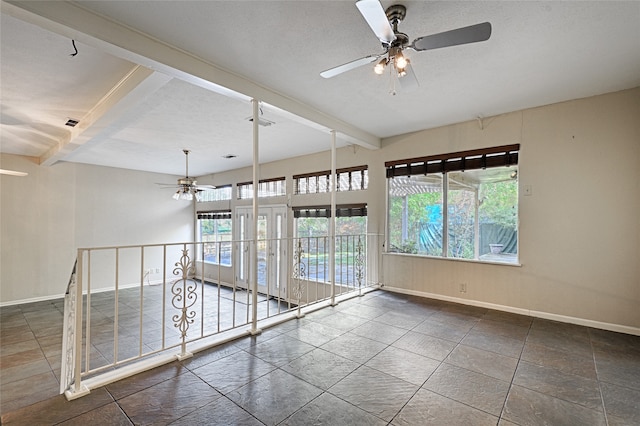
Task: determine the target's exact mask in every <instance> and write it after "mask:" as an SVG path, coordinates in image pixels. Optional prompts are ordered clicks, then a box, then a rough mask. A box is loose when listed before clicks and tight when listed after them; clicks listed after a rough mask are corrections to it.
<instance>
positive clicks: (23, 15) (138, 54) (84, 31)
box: [3, 0, 380, 149]
mask: <svg viewBox="0 0 640 426" xmlns="http://www.w3.org/2000/svg"><path fill="white" fill-rule="evenodd" d="M5 6H13V7H5ZM3 11H7V12H8V13H10V14H12V15H14V16H16V17H18V18H20V19H23V20H25V21H28V22H32V23H34V24H36V25H38V26H40V27H43V28H46V29H48V30H50V31H53V32H57V33H59V34H63V35H66V36H69V37H72V38H74V39H76V40H78V41H81V42H83V43H85V44H88V45H91V46H94V47H96V48H99V49H102V50H103V51H105V52H106V53H109V54H112V55H114V56H116V57H120V58H123V59H126V60H129V61H132V62H134V63H137V64H140V65H143V66H145V67H147V68H150V69H153V70H157V71H160V72H162V73H165V74H168V75H170V76H173V77H177V78H180V79H183V80H185V81H188V82H191V83H194V84H198V85H200V86H202V87H207V88H209V89H210V90H215V91H218V92H219V93H223V92H224V93H223V94H226V95H227V96H233V94H232V93H230V92H229V89H230V90H231V91H234V92H237V93H239V94H242V95H244V96H239V97H240V98H243V97H245V96H246V98H247V99H258V100H261V101H264V102H266V103H268V104H271V105H273V106H275V107H278V108H281V109H283V110H285V111H289V112H291V113H293V114H296V115H298V116H300V117H302V118H304V119H306V120H309V121H311V122H314V123H317V124H319V125H321V126H323V127H325V128H326V130H327V132H329V131H331V130H335V131H336V132H337V133H338V135H339V137H340V139H343V140H345V141H347V142H349V143H354V144H357V145H361V146H363V147H366V148H369V149H378V148H380V138H379V137H377V136H375V135H372V134H370V133H368V132H366V131H364V130H362V129H359V128H357V127H355V126H352V125H350V124H348V123H346V122H344V121H342V120H340V119H338V118H336V117H333V116H330V115H329V114H326V113H324V112H321V111H318V110H316V109H314V108H312V107H310V106H309V105H306V104H304V103H302V102H300V101H298V100H296V99H293V98H291V97H289V96H286V95H284V94H282V93H279V92H276V91H274V90H271V89H269V88H267V87H264V86H261V85H259V84H257V83H255V82H253V81H251V80H248V79H246V78H244V77H242V76H239V75H236V74H234V73H232V72H230V71H227V70H224V69H222V68H220V67H218V66H217V65H215V64H212V63H209V62H207V61H205V60H203V59H201V58H198V57H196V56H194V55H193V54H190V53H188V52H185V51H183V50H180V49H178V48H176V47H173V46H170V45H168V44H166V43H164V42H161V41H159V40H156V39H154V38H152V37H150V36H148V35H146V34H144V33H142V32H139V31H136V30H134V29H131V28H129V27H125V26H123V25H120V24H118V23H115V22H113V21H111V20H109V19H106V18H104V17H102V16H99V15H96V14H94V13H92V12H90V11H88V10H86V9H84V8H82V7H81V6H79V5H78V4H75V3H71V2H68V1H19V0H18V1H17V0H3Z"/></svg>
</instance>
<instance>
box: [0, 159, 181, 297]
mask: <svg viewBox="0 0 640 426" xmlns="http://www.w3.org/2000/svg"><path fill="white" fill-rule="evenodd" d="M1 160H2V168H4V169H12V170H20V171H25V172H28V173H29V175H28V176H26V177H15V176H6V175H0V188H1V190H2V195H1V205H0V207H1V209H0V211H1V213H0V222H1V228H0V229H1V231H0V232H1V234H0V237H1V240H0V241H1V253H2V259H1V263H0V303H2V304H6V303H12V302H17V301H25V300H34V299H35V300H37V299H39V298H47V297H53V296H59V295H62V294H64V292H65V290H66V286H67V283H68V281H69V276H70V273H71V270H72V268H73V262H74V260H75V257H76V250H77V249H78V248H80V247H99V246H109V245H126V244H153V243H164V242H179V241H191V240H192V239H193V207H192V205H191V203H189V202H178V201H175V200H173V199H171V191H170V190H162V189H159V188H158V187H157V185H155V183H154V182H173V181H174V180H175V177H173V176H166V175H159V174H153V173H144V172H135V171H130V170H122V169H114V168H108V167H98V166H90V165H84V164H73V163H58V164H56V165H54V166H50V167H45V166H39V165H37V164H36V162H35V160H34V159H31V158H27V157H20V156H15V155H6V154H3V155H2V157H1ZM167 191H168V192H167Z"/></svg>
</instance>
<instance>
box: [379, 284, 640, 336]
mask: <svg viewBox="0 0 640 426" xmlns="http://www.w3.org/2000/svg"><path fill="white" fill-rule="evenodd" d="M380 288H381V290H386V291H391V292H394V293H401V294H407V295H410V296H418V297H426V298H429V299H436V300H442V301H445V302H453V303H460V304H461V305H469V306H477V307H479V308H487V309H494V310H496V311H502V312H509V313H512V314H519V315H526V316H529V317H534V318H542V319H548V320H552V321H558V322H564V323H568V324H576V325H582V326H585V327H591V328H598V329H601V330H607V331H615V332H617V333H625V334H632V335H635V336H640V328H638V327H630V326H627V325H621V324H612V323H608V322H602V321H595V320H590V319H585V318H577V317H570V316H566V315H560V314H554V313H550V312H543V311H533V310H530V309H524V308H516V307H513V306H507V305H498V304H495V303H489V302H482V301H479V300H470V299H462V298H460V297H453V296H446V295H443V294H436V293H428V292H425V291H417V290H408V289H404V288H400V287H390V286H387V285H385V286H381V287H380Z"/></svg>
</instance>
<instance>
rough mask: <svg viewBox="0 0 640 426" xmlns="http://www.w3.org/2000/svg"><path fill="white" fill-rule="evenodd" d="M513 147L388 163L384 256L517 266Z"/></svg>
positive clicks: (516, 152) (515, 175)
mask: <svg viewBox="0 0 640 426" xmlns="http://www.w3.org/2000/svg"><path fill="white" fill-rule="evenodd" d="M517 155H518V146H517V145H510V146H506V147H497V148H491V149H486V150H476V151H469V152H459V153H454V154H447V155H443V156H433V157H425V158H420V159H410V160H403V161H398V162H390V163H387V177H388V199H389V211H388V214H389V217H388V240H389V246H388V247H387V251H388V252H395V253H407V254H416V255H423V256H436V257H446V258H454V259H473V260H479V261H490V262H502V263H518V166H517Z"/></svg>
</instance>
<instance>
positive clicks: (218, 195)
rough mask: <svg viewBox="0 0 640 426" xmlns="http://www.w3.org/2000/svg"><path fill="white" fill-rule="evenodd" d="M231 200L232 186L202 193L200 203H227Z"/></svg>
mask: <svg viewBox="0 0 640 426" xmlns="http://www.w3.org/2000/svg"><path fill="white" fill-rule="evenodd" d="M230 199H231V185H223V186H217V187H216V188H215V189H209V190H206V191H201V192H200V193H199V197H198V202H199V203H207V202H211V201H227V200H230Z"/></svg>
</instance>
